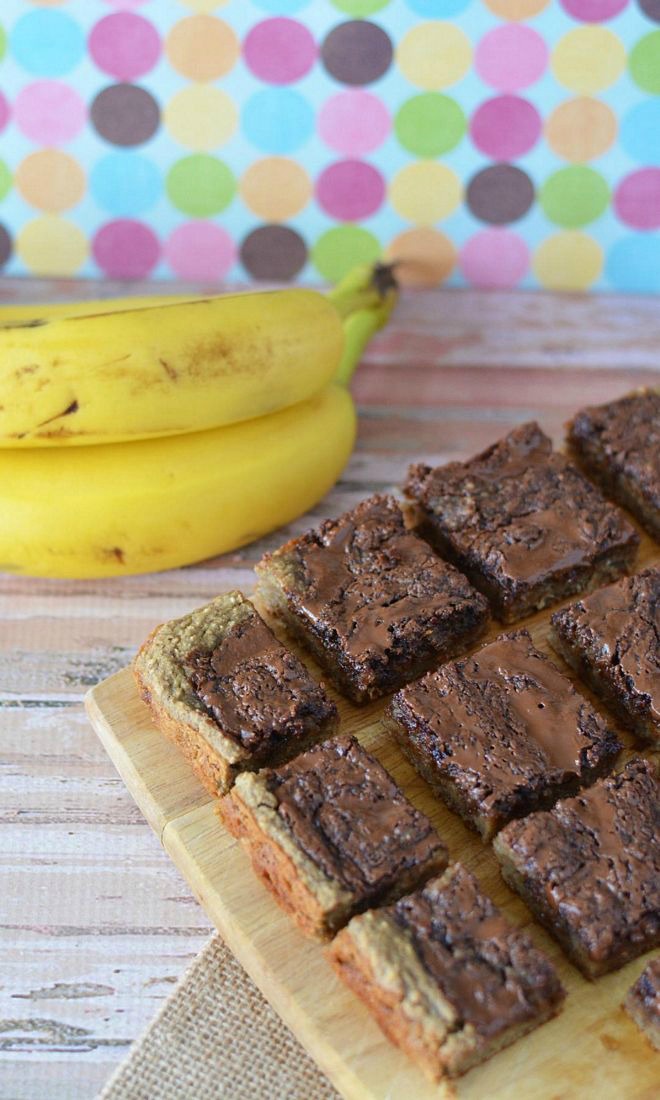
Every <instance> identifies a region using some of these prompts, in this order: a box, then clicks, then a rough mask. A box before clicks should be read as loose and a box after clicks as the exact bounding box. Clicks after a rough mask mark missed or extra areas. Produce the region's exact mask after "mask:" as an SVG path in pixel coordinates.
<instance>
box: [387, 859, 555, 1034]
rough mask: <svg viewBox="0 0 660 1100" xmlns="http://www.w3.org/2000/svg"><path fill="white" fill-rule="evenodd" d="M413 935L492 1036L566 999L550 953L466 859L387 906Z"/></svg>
mask: <svg viewBox="0 0 660 1100" xmlns="http://www.w3.org/2000/svg"><path fill="white" fill-rule="evenodd" d="M386 913H387V914H388V915H389V917H390V919H391V920H392V921H393V923H394V924H396V925H397V926H398V927H399V928H401V929H402V930H403V931H404V932H405V933H406V934H407V935H408V936H409V937H410V938H411V940H412V943H413V946H414V950H415V953H416V955H417V957H418V959H419V961H420V963H421V965H422V966H423V968H424V970H425V971H426V972H427V973H428V974H429V975H430V976H431V977H432V978H433V980H434V981H435V982H436V983H437V984H438V986H439V987H440V989H441V991H442V994H443V996H444V997H445V998H446V1000H447V1001H448V1002H449V1005H450V1006H451V1007H452V1008H453V1009H454V1012H455V1013H456V1021H455V1024H454V1027H453V1028H452V1030H458V1029H459V1028H462V1027H465V1026H466V1025H471V1026H472V1027H473V1028H474V1029H475V1030H476V1031H477V1032H478V1033H479V1035H481V1036H484V1037H492V1036H495V1035H497V1034H498V1033H500V1032H503V1031H506V1030H508V1029H509V1028H512V1027H515V1026H517V1025H519V1024H522V1023H524V1022H525V1021H527V1020H531V1019H534V1018H535V1017H536V1016H537V1015H539V1013H540V1012H542V1011H543V1010H544V1009H547V1008H548V1007H549V1006H550V1005H556V1004H558V1003H559V1001H560V1000H561V999H562V998H563V990H562V987H561V983H560V981H559V979H558V977H557V974H556V972H555V970H554V967H553V966H552V964H551V963H550V961H549V960H548V959H547V958H546V956H545V955H544V954H543V953H542V952H541V951H539V950H537V948H535V947H534V945H533V943H532V941H531V940H530V939H529V938H528V936H527V935H525V933H524V932H521V931H519V930H518V929H517V928H515V927H514V926H513V925H511V924H509V922H508V921H507V920H506V918H505V917H504V916H503V914H502V913H501V912H500V910H499V909H498V908H497V907H496V906H495V905H494V904H493V902H492V901H491V900H490V898H489V897H487V896H486V895H485V894H483V893H482V891H481V889H480V887H479V884H478V882H477V880H476V879H475V878H474V876H473V875H472V874H470V872H469V871H467V870H466V869H465V868H464V867H462V866H461V864H458V863H457V864H454V866H453V867H451V868H450V869H449V871H448V872H447V873H446V874H445V875H443V876H442V878H436V879H433V880H432V881H431V882H428V883H427V884H426V886H425V887H424V888H423V889H422V890H418V891H417V892H416V893H414V894H410V895H408V896H407V897H404V898H401V900H400V901H398V902H397V903H396V904H395V905H393V906H392V907H391V908H390V909H388V910H386Z"/></svg>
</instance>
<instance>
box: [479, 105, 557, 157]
mask: <svg viewBox="0 0 660 1100" xmlns="http://www.w3.org/2000/svg"><path fill="white" fill-rule="evenodd" d="M540 133H541V119H540V116H539V113H538V111H537V110H536V107H534V106H532V104H531V103H529V102H528V101H527V100H526V99H519V98H518V96H514V95H501V96H497V97H496V98H495V99H488V100H486V102H485V103H482V104H481V106H480V107H478V108H477V110H476V111H475V112H474V114H473V116H472V121H471V122H470V134H471V135H472V140H473V142H474V144H475V145H476V146H477V148H478V149H481V152H482V153H486V155H487V156H489V157H493V159H494V160H513V159H514V158H515V157H520V156H522V154H523V153H527V152H529V150H530V149H531V148H532V147H533V146H534V145H535V144H536V142H537V141H538V139H539V135H540Z"/></svg>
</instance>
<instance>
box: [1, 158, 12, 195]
mask: <svg viewBox="0 0 660 1100" xmlns="http://www.w3.org/2000/svg"><path fill="white" fill-rule="evenodd" d="M11 184H12V174H11V172H10V171H9V169H8V167H7V165H6V164H5V162H4V160H0V201H1V200H2V199H4V197H5V195H6V194H8V193H9V191H10V190H11Z"/></svg>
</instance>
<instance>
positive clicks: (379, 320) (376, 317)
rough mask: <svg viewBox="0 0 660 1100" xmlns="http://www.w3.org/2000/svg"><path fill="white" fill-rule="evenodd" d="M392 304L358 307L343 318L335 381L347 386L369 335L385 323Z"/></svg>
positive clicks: (368, 339) (369, 337)
mask: <svg viewBox="0 0 660 1100" xmlns="http://www.w3.org/2000/svg"><path fill="white" fill-rule="evenodd" d="M393 305H394V302H390V303H383V304H382V305H381V306H380V307H378V308H377V309H373V308H372V309H358V310H356V311H355V313H351V314H349V316H348V317H346V318H345V319H344V350H343V352H342V357H341V360H340V362H339V366H338V368H337V373H336V374H335V379H334V380H335V382H338V383H339V384H340V385H342V386H348V384H349V383H350V381H351V378H352V377H353V373H354V371H355V368H356V367H357V365H358V363H359V362H360V360H361V358H362V355H363V353H364V350H365V348H366V346H367V344H368V343H369V341H370V340H371V337H372V336H373V335H374V333H376V332H378V330H379V329H380V328H382V327H383V325H385V324H387V320H388V318H389V315H390V313H391V312H392V308H393Z"/></svg>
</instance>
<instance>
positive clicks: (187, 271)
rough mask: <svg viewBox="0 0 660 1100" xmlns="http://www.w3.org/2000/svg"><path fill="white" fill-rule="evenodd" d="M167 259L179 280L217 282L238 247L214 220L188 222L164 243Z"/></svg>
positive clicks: (226, 269)
mask: <svg viewBox="0 0 660 1100" xmlns="http://www.w3.org/2000/svg"><path fill="white" fill-rule="evenodd" d="M164 255H165V260H166V261H167V263H168V264H169V265H170V267H171V268H172V271H173V272H174V273H175V275H178V276H179V278H180V279H201V280H202V281H204V282H209V283H215V282H217V281H218V280H219V279H222V278H223V277H224V276H225V275H226V274H227V272H228V271H229V268H230V267H231V265H232V264H233V262H234V260H235V258H236V247H235V245H234V242H233V240H232V239H231V237H230V236H229V234H228V233H226V232H225V230H224V229H221V228H220V226H219V225H214V224H213V222H201V221H200V222H187V223H186V224H185V225H180V226H178V228H177V229H175V230H174V232H173V233H172V234H171V236H170V237H169V240H167V241H166V243H165V249H164Z"/></svg>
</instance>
